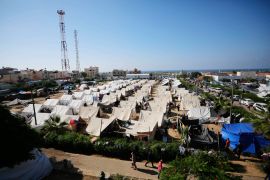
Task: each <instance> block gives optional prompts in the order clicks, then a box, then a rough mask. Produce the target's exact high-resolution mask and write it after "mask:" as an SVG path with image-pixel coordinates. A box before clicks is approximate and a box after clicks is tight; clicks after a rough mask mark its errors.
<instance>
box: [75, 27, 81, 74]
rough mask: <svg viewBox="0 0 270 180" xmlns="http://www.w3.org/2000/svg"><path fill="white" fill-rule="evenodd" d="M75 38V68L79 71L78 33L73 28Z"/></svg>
mask: <svg viewBox="0 0 270 180" xmlns="http://www.w3.org/2000/svg"><path fill="white" fill-rule="evenodd" d="M74 39H75V50H76V70H77V71H79V72H80V70H81V69H80V61H79V49H78V33H77V31H76V30H74Z"/></svg>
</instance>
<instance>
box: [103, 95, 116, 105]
mask: <svg viewBox="0 0 270 180" xmlns="http://www.w3.org/2000/svg"><path fill="white" fill-rule="evenodd" d="M116 101H117V96H116V94H115V93H110V95H104V96H103V98H102V102H101V104H103V105H106V106H108V105H110V104H113V103H115V102H116Z"/></svg>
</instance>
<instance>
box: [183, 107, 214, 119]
mask: <svg viewBox="0 0 270 180" xmlns="http://www.w3.org/2000/svg"><path fill="white" fill-rule="evenodd" d="M187 115H188V118H189V119H202V120H207V119H209V118H210V117H211V112H210V108H209V107H206V106H201V107H196V108H191V109H190V110H189V111H188V112H187Z"/></svg>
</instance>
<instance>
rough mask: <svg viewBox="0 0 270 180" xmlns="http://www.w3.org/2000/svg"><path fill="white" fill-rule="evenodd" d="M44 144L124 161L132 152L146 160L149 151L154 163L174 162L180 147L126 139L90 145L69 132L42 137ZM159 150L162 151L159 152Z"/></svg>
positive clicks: (112, 139)
mask: <svg viewBox="0 0 270 180" xmlns="http://www.w3.org/2000/svg"><path fill="white" fill-rule="evenodd" d="M44 143H45V146H46V147H54V148H57V149H61V150H64V151H68V152H76V153H83V154H91V153H96V154H101V155H103V156H107V157H116V158H120V159H125V160H129V159H130V153H131V152H132V151H134V152H135V153H136V157H137V159H138V160H143V159H146V158H147V153H148V151H149V150H151V151H152V152H153V159H154V160H155V161H159V160H160V159H161V158H162V159H163V160H164V161H171V160H174V159H175V157H176V155H177V154H178V147H179V145H180V143H179V142H173V143H163V142H160V141H152V142H150V143H146V142H143V141H138V140H131V139H127V138H102V139H98V140H97V141H96V142H95V143H94V144H92V143H91V142H90V139H89V136H87V135H82V134H79V133H75V132H70V131H67V132H64V133H60V134H59V132H57V131H54V132H50V133H48V134H47V135H46V136H44ZM161 149H163V150H164V151H161Z"/></svg>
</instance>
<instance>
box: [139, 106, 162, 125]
mask: <svg viewBox="0 0 270 180" xmlns="http://www.w3.org/2000/svg"><path fill="white" fill-rule="evenodd" d="M163 118H164V114H163V113H162V112H156V111H143V110H142V111H141V113H140V116H139V121H140V122H144V123H146V124H147V125H149V126H150V127H154V126H155V122H156V123H158V126H159V127H161V126H162V124H163Z"/></svg>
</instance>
